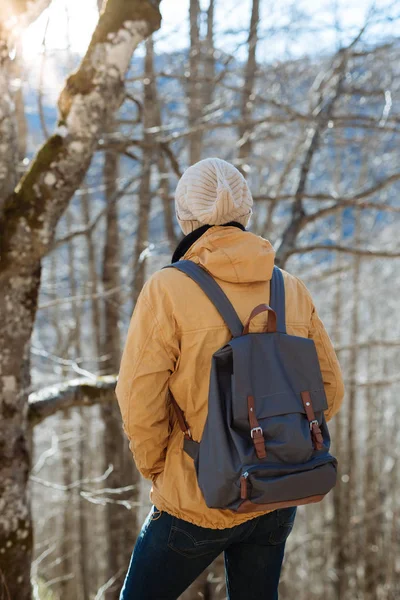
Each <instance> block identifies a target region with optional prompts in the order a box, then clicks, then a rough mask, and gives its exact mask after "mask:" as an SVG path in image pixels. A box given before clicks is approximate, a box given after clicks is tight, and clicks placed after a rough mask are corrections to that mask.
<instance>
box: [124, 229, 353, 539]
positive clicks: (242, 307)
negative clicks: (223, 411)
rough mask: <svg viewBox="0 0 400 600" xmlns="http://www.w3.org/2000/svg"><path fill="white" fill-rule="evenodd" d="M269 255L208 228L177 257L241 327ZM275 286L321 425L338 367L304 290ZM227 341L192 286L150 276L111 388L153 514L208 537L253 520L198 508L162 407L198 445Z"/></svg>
mask: <svg viewBox="0 0 400 600" xmlns="http://www.w3.org/2000/svg"><path fill="white" fill-rule="evenodd" d="M274 256H275V253H274V250H273V248H272V246H271V244H270V243H269V242H268V241H267V240H264V239H263V238H261V237H258V236H256V235H254V234H253V233H250V232H247V231H246V232H244V231H242V230H240V229H238V228H236V227H234V226H232V227H231V226H227V227H226V226H225V227H223V226H214V227H211V228H210V229H208V230H207V231H206V233H204V234H203V235H202V236H201V237H200V238H199V239H198V240H197V241H196V242H195V243H194V244H193V245H192V246H191V247H190V249H189V250H188V251H187V252H186V254H185V256H184V258H185V259H189V260H192V261H193V262H196V263H198V264H200V265H202V266H203V267H205V268H206V269H207V271H209V272H210V273H211V274H212V275H213V276H214V277H215V278H216V280H217V282H218V283H219V285H220V286H221V287H222V288H223V290H224V291H225V293H226V294H227V296H228V298H229V299H230V300H231V302H232V304H233V305H234V307H235V309H236V311H237V313H238V315H239V317H240V319H241V320H242V322H243V323H244V322H245V321H246V319H247V318H248V317H249V315H250V313H251V311H252V309H253V308H254V307H255V306H257V304H261V303H263V302H266V303H268V302H269V280H270V278H271V276H272V269H273V266H274ZM283 277H284V282H285V295H286V327H287V333H289V334H292V335H297V336H302V337H310V338H312V339H313V340H314V342H315V344H316V348H317V352H318V358H319V361H320V366H321V371H322V376H323V381H324V386H325V391H326V395H327V399H328V406H329V408H328V410H327V411H326V418H327V419H328V420H329V419H331V418H332V417H333V415H334V414H335V413H336V412H337V411H338V410H339V408H340V405H341V403H342V400H343V395H344V388H343V381H342V376H341V371H340V366H339V363H338V360H337V357H336V354H335V351H334V349H333V347H332V343H331V341H330V339H329V336H328V334H327V332H326V331H325V328H324V326H323V323H322V321H321V320H320V319H319V317H318V315H317V311H316V309H315V307H314V305H313V301H312V298H311V296H310V293H309V292H308V290H307V288H306V287H305V285H304V284H303V283H302V282H301V281H300V280H299V279H297V278H296V277H294V276H293V275H290V274H289V273H287V272H286V271H283ZM266 314H267V313H263V314H262V315H260V316H259V317H257V318H256V319H254V320H253V321H252V329H251V331H261V330H262V329H263V327H264V326H265V318H266V317H265V315H266ZM229 339H230V334H229V331H228V328H227V327H226V325H225V323H224V322H223V320H222V317H221V316H220V315H219V313H218V312H217V310H216V308H215V307H214V305H213V304H212V303H211V302H210V300H209V299H208V298H207V296H206V295H205V294H204V292H203V291H202V290H201V289H200V288H199V287H198V285H197V284H196V283H195V282H194V281H192V280H191V279H190V278H189V277H187V276H186V275H185V274H183V273H181V272H180V271H178V270H176V269H163V270H161V271H158V272H156V273H154V275H153V276H152V277H150V279H149V280H148V281H147V282H146V284H145V285H144V287H143V290H142V292H141V294H140V296H139V299H138V301H137V303H136V306H135V310H134V311H133V315H132V319H131V323H130V326H129V331H128V337H127V340H126V345H125V349H124V352H123V356H122V361H121V368H120V372H119V378H118V384H117V387H116V394H117V398H118V402H119V406H120V409H121V414H122V420H123V426H124V431H125V433H126V434H127V436H128V438H129V442H130V444H129V447H130V449H131V451H132V453H133V456H134V459H135V462H136V465H137V468H138V469H139V471H140V472H141V473H142V475H143V476H144V477H146V478H148V479H151V480H152V482H153V486H152V488H151V492H150V499H151V501H152V502H153V503H154V504H155V506H156V507H157V508H158V509H159V510H164V511H166V512H168V513H170V514H172V515H174V516H176V517H179V518H182V519H185V520H186V521H190V522H191V523H194V524H196V525H200V526H202V527H210V528H214V529H222V528H224V527H233V526H234V525H238V524H240V523H243V522H244V521H247V520H248V519H252V518H255V517H257V516H259V515H260V514H262V513H250V514H236V513H234V512H233V511H230V510H220V509H214V508H208V507H207V505H206V504H205V502H204V499H203V496H202V494H201V491H200V488H199V487H198V484H197V479H196V472H195V468H194V463H193V460H192V459H191V458H190V457H189V456H188V455H187V454H186V453H185V452H184V451H183V433H182V431H181V430H180V428H179V425H178V421H177V419H176V417H175V414H174V412H173V410H172V407H171V404H170V402H169V401H168V387H169V388H170V389H171V392H172V394H173V396H174V398H175V399H176V401H177V403H178V404H179V406H180V407H181V408H182V410H183V411H184V414H185V418H186V421H187V422H188V424H189V426H190V429H191V432H192V436H193V439H194V440H196V441H200V440H201V436H202V432H203V428H204V425H205V422H206V418H207V401H208V385H209V375H210V369H211V357H212V355H213V353H214V352H216V351H217V350H218V349H219V348H221V347H222V346H223V345H224V344H226V343H227V342H228V341H229ZM266 512H268V511H266Z"/></svg>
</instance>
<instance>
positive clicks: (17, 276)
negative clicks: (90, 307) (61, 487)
mask: <svg viewBox="0 0 400 600" xmlns="http://www.w3.org/2000/svg"><path fill="white" fill-rule="evenodd" d="M159 24H160V13H159V10H158V3H156V2H154V3H151V2H149V1H146V2H138V1H137V0H134V1H132V2H129V3H125V2H122V1H121V0H109V1H108V2H107V4H106V7H105V9H104V11H103V13H102V15H101V18H100V20H99V24H98V26H97V28H96V30H95V32H94V34H93V38H92V41H91V43H90V46H89V48H88V51H87V53H86V55H85V57H84V59H83V61H82V63H81V65H80V67H79V69H78V70H77V71H76V73H74V74H73V75H72V76H70V77H69V78H68V80H67V83H66V86H65V88H64V90H63V91H62V93H61V96H60V100H59V109H60V118H61V124H60V128H59V130H58V132H57V133H56V134H55V135H53V136H51V137H50V139H49V140H48V141H47V142H46V143H45V145H44V146H43V147H42V148H41V149H40V151H39V152H38V154H37V156H36V158H35V160H34V161H33V163H32V165H31V167H30V169H29V171H28V173H27V174H26V176H25V177H24V179H23V180H22V181H21V183H20V185H19V186H18V187H17V189H16V190H15V192H14V193H13V194H12V195H11V196H7V194H5V197H4V196H3V197H2V202H1V206H3V212H2V215H1V221H0V231H1V241H0V252H1V267H0V282H1V286H0V287H1V290H2V292H1V298H0V315H1V317H0V361H1V363H0V364H1V373H2V377H1V380H0V386H1V388H0V399H1V402H0V415H1V431H0V440H3V442H2V443H0V481H1V488H0V498H1V502H2V505H3V510H2V517H1V520H0V547H2V548H6V552H4V553H1V554H0V572H1V574H2V585H3V588H4V590H7V593H8V595H9V596H11V597H18V598H19V599H21V600H25V599H27V598H30V597H31V585H30V561H31V551H32V523H31V517H30V506H29V500H28V494H27V480H28V473H29V462H30V457H29V452H28V448H27V419H26V401H27V394H26V391H25V389H24V383H23V379H22V377H21V373H22V366H23V365H22V358H23V356H24V351H25V348H26V346H27V344H29V339H30V336H31V332H32V327H33V322H34V318H35V313H36V308H37V296H38V289H39V285H40V269H41V265H40V261H41V258H42V257H43V256H44V254H45V253H46V252H47V250H48V249H49V248H50V246H51V244H52V240H53V236H54V229H55V225H56V224H57V221H58V220H59V218H60V216H61V215H62V213H63V212H64V210H65V208H66V207H67V205H68V202H69V200H70V198H71V196H72V195H73V193H74V192H75V190H76V188H77V187H78V186H79V184H80V183H81V181H82V179H83V177H84V175H85V172H86V170H87V168H88V166H89V164H90V160H91V157H92V154H93V152H94V150H95V148H96V145H97V142H98V139H99V136H100V134H101V132H102V129H103V127H104V123H105V122H107V119H108V117H109V115H111V114H112V113H113V112H114V111H115V109H116V108H117V107H118V106H119V103H120V102H121V97H122V91H123V78H124V75H125V72H126V70H127V68H128V66H129V63H130V59H131V55H132V52H133V50H134V49H135V48H136V46H137V45H138V43H139V42H141V41H142V40H143V39H144V38H145V37H146V36H147V35H149V34H150V33H151V32H152V31H154V30H155V29H157V28H158V27H159ZM3 55H4V52H3V54H2V56H3ZM99 56H101V57H102V60H101V62H99V60H98V57H99ZM3 58H4V56H3ZM104 66H105V67H106V68H104ZM0 67H1V72H0V85H2V84H3V83H4V82H5V81H6V76H5V73H4V64H3V63H2V64H1V65H0ZM2 91H3V90H2ZM10 135H12V137H14V139H15V136H14V134H10ZM0 160H6V159H5V158H4V159H3V157H0ZM1 164H2V167H1V168H2V169H4V166H3V165H4V162H2V163H1ZM7 191H9V190H4V191H3V193H4V192H7ZM5 439H7V443H6V444H5V443H4V440H5ZM11 472H12V473H13V477H12V478H11V477H10V473H11Z"/></svg>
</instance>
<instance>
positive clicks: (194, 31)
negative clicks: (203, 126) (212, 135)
mask: <svg viewBox="0 0 400 600" xmlns="http://www.w3.org/2000/svg"><path fill="white" fill-rule="evenodd" d="M199 20H200V3H199V0H190V4H189V22H190V51H189V73H190V75H189V78H188V96H187V99H188V125H189V128H192V127H196V126H197V125H198V124H199V120H200V118H201V116H202V106H201V83H200V81H199V76H200V62H201V56H200V52H201V49H200V27H199ZM202 140H203V133H202V131H194V132H193V133H191V134H190V136H189V162H190V164H191V165H193V164H194V163H196V162H198V161H199V160H200V159H201V151H202Z"/></svg>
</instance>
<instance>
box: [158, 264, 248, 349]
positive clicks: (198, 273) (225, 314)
mask: <svg viewBox="0 0 400 600" xmlns="http://www.w3.org/2000/svg"><path fill="white" fill-rule="evenodd" d="M169 267H174V268H175V269H178V270H179V271H182V272H183V273H185V274H186V275H188V277H190V278H191V279H193V281H195V282H196V283H197V284H198V285H199V286H200V287H201V289H202V290H203V292H204V293H205V294H207V296H208V297H209V299H210V300H211V302H212V303H213V304H214V306H215V308H216V309H217V310H218V312H219V314H220V315H221V317H222V318H223V319H224V321H225V323H226V324H227V326H228V327H229V329H230V331H231V333H232V335H233V337H239V336H241V335H242V334H243V324H242V322H241V320H240V319H239V317H238V314H237V312H236V310H235V309H234V308H233V306H232V303H231V302H230V300H229V299H228V296H227V295H226V294H225V292H224V291H223V290H222V288H221V287H220V286H219V285H218V283H217V282H216V281H215V280H214V278H213V277H212V276H211V275H209V273H207V271H205V269H203V268H202V267H200V266H199V265H197V264H196V263H194V262H193V261H191V260H179V261H178V262H175V263H172V264H171V265H166V267H164V269H166V268H169Z"/></svg>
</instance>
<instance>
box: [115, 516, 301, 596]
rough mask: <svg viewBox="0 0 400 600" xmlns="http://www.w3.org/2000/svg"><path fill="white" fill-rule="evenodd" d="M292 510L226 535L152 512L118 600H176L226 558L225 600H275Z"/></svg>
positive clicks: (261, 518)
mask: <svg viewBox="0 0 400 600" xmlns="http://www.w3.org/2000/svg"><path fill="white" fill-rule="evenodd" d="M295 516H296V507H294V508H281V509H279V510H275V511H274V512H272V513H269V514H267V515H261V516H259V517H255V518H254V519H250V521H247V522H246V523H242V524H241V525H236V526H235V527H230V528H227V529H208V528H205V527H198V526H197V525H193V524H192V523H188V522H187V521H184V520H182V519H178V518H177V517H173V516H171V515H170V514H168V513H166V512H160V511H158V510H157V509H156V508H155V507H154V506H153V507H152V508H151V510H150V512H149V514H148V516H147V518H146V520H145V522H144V524H143V527H142V530H141V532H140V534H139V536H138V539H137V541H136V544H135V547H134V549H133V553H132V557H131V561H130V564H129V568H128V572H127V575H126V578H125V582H124V585H123V587H122V590H121V595H120V597H119V599H120V600H176V599H177V598H178V597H179V596H180V595H181V594H182V593H183V592H184V591H185V590H186V589H187V588H188V587H189V585H190V584H191V583H192V582H193V581H194V580H195V579H196V578H197V577H198V576H199V575H200V574H201V573H202V572H203V571H204V569H206V568H207V567H208V565H210V564H211V563H212V562H213V560H214V559H216V558H217V556H219V554H221V552H224V559H225V576H226V587H227V597H228V600H256V599H257V600H260V599H262V600H277V598H278V584H279V577H280V573H281V567H282V561H283V555H284V551H285V543H286V539H287V537H288V535H289V533H290V532H291V530H292V527H293V523H294V519H295Z"/></svg>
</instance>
